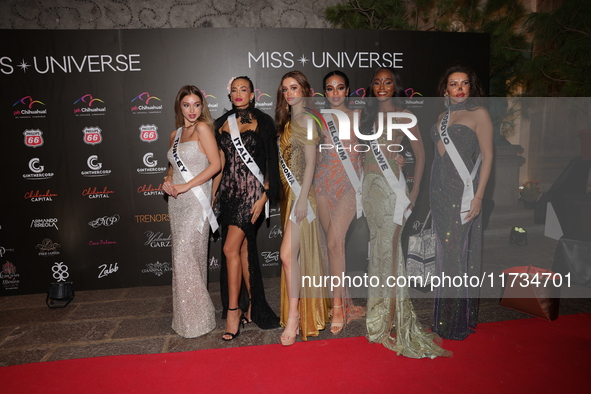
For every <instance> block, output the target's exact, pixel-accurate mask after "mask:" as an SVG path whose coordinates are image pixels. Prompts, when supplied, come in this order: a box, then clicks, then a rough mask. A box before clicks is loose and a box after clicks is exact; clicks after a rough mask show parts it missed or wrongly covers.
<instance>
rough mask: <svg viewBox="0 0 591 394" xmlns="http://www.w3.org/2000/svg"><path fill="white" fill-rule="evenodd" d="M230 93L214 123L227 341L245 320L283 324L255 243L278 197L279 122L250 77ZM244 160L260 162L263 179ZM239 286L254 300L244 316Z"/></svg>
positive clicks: (270, 325) (266, 325) (236, 81)
mask: <svg viewBox="0 0 591 394" xmlns="http://www.w3.org/2000/svg"><path fill="white" fill-rule="evenodd" d="M229 97H230V101H231V102H232V107H233V109H232V110H231V111H228V112H226V113H225V114H224V115H223V116H222V117H220V118H219V119H217V120H216V123H215V130H216V137H217V140H218V144H219V147H220V149H221V156H222V163H223V169H222V172H221V173H220V174H219V175H218V176H216V178H215V179H214V193H215V192H216V190H217V191H218V193H217V195H216V198H218V199H219V202H220V217H219V219H220V223H221V226H222V249H223V255H222V264H221V272H220V291H221V298H222V306H223V311H222V318H225V319H226V330H225V333H224V334H223V335H222V339H223V340H225V341H230V340H232V339H234V338H235V337H236V336H238V335H239V333H240V330H239V324H241V323H242V324H244V323H250V322H251V321H253V322H255V323H256V324H257V325H258V326H259V327H260V328H262V329H271V328H278V327H279V318H278V317H277V315H276V314H275V312H273V310H272V309H271V307H270V306H269V304H268V303H267V300H266V298H265V292H264V288H263V279H262V276H261V268H260V265H259V260H258V251H257V244H256V234H257V229H258V228H259V227H260V224H261V222H262V221H263V218H264V217H265V204H266V203H267V201H268V200H271V201H272V202H274V201H277V200H278V197H279V172H278V164H277V146H276V131H275V125H274V123H273V119H271V117H270V116H269V115H266V114H264V113H263V112H261V111H259V110H258V109H255V108H254V86H253V84H252V81H251V80H250V78H248V77H246V76H242V77H238V78H235V79H234V80H233V81H232V82H231V84H230V94H229ZM231 125H235V126H236V127H237V129H236V130H235V132H236V133H237V134H236V135H239V138H236V137H234V136H233V135H232V134H231V130H232V126H231ZM239 149H240V150H241V152H242V153H243V154H244V149H246V152H248V155H250V157H251V158H252V160H250V159H248V158H246V160H243V159H242V157H241V154H240V153H241V152H239ZM245 161H246V162H247V163H248V162H250V163H252V161H254V163H256V166H257V167H258V170H259V171H260V174H261V179H262V180H263V183H261V181H259V179H257V177H256V176H255V174H254V173H253V171H251V170H250V168H249V166H248V165H247V164H246V163H245ZM251 165H252V164H251ZM218 185H219V188H218ZM243 284H244V288H243V287H242V285H243ZM241 288H242V289H243V290H242V291H243V292H244V291H246V293H245V294H247V297H245V298H248V300H250V301H249V302H248V307H247V308H245V311H244V314H243V311H241V310H240V309H239V298H240V292H241Z"/></svg>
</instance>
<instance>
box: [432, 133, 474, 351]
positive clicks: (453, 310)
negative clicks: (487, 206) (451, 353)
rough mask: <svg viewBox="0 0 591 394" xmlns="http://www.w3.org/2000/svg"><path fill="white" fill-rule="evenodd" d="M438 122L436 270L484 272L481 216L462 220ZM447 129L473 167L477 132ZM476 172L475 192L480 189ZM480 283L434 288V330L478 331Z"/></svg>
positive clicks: (457, 181)
mask: <svg viewBox="0 0 591 394" xmlns="http://www.w3.org/2000/svg"><path fill="white" fill-rule="evenodd" d="M437 126H438V125H434V126H433V127H432V128H431V138H432V139H433V142H434V143H435V159H434V161H433V166H432V169H431V185H430V203H431V213H432V216H433V226H434V229H435V234H436V238H437V246H436V253H435V275H436V276H438V277H440V278H441V277H442V276H443V274H445V276H449V277H451V278H453V277H457V276H460V277H463V276H464V275H468V277H470V276H473V275H475V276H478V277H479V276H480V271H481V259H482V215H478V216H477V217H476V219H474V220H473V221H470V222H468V223H466V224H462V222H461V219H460V205H461V201H462V193H463V190H464V184H463V182H462V180H461V178H460V176H459V174H458V172H457V170H456V168H455V166H454V164H453V162H452V161H451V158H450V157H449V155H448V153H447V152H445V153H444V154H443V156H442V155H441V154H440V153H439V151H438V149H437V144H438V142H439V141H440V139H441V138H440V135H439V132H438V130H437ZM448 133H449V136H450V138H451V140H452V141H453V143H454V145H455V147H456V148H457V150H458V152H459V154H460V156H461V157H462V160H463V161H464V163H465V164H466V167H467V168H468V171H470V172H471V171H472V169H473V168H474V163H475V162H476V158H477V157H478V154H479V153H480V148H479V146H478V137H477V136H476V133H475V132H474V131H473V130H472V129H470V128H469V127H467V126H465V125H462V124H454V125H452V126H449V127H448ZM478 179H479V178H478V176H477V177H476V179H475V180H474V191H476V189H477V188H478ZM478 296H479V288H478V287H471V286H468V287H464V286H459V287H456V286H446V287H444V288H442V287H438V288H436V290H435V309H434V322H433V325H434V327H433V331H435V332H436V333H438V334H439V335H440V336H441V337H442V338H446V339H456V340H462V339H464V338H466V337H467V336H468V335H469V334H471V333H472V332H474V330H473V329H474V328H475V327H476V323H477V321H478V301H479V299H478Z"/></svg>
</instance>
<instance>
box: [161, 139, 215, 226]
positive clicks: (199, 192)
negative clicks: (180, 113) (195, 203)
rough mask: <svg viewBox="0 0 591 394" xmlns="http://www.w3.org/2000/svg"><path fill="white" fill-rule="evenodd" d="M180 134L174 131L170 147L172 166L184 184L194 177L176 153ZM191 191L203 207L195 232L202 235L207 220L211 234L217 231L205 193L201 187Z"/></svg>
mask: <svg viewBox="0 0 591 394" xmlns="http://www.w3.org/2000/svg"><path fill="white" fill-rule="evenodd" d="M182 133H183V128H182V127H179V128H178V129H177V131H176V138H175V140H174V143H173V145H172V157H173V159H174V164H175V165H176V167H177V169H178V170H179V172H180V173H181V175H182V176H183V179H184V180H185V182H189V181H190V180H191V179H193V178H194V176H193V174H191V171H190V170H189V169H188V168H187V166H185V163H183V160H182V159H181V156H180V155H179V152H178V146H179V143H180V141H181V135H182ZM191 191H192V192H193V194H194V195H195V197H197V200H199V203H200V204H201V206H202V207H203V216H202V218H201V220H200V221H199V223H197V230H199V232H200V233H201V234H203V228H204V226H205V220H206V219H209V225H210V226H211V230H212V231H213V232H215V231H216V230H217V229H218V221H217V219H216V218H215V215H214V213H213V210H212V209H211V204H210V203H209V198H208V197H207V196H206V195H205V192H204V191H203V189H202V188H201V185H199V186H195V187H194V188H192V189H191Z"/></svg>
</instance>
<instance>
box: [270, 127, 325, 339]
mask: <svg viewBox="0 0 591 394" xmlns="http://www.w3.org/2000/svg"><path fill="white" fill-rule="evenodd" d="M306 133H307V132H306V129H305V128H303V127H300V126H298V125H294V126H293V127H292V125H291V124H290V123H288V124H286V125H285V130H284V132H283V134H282V135H281V138H280V140H279V149H280V151H281V155H282V156H283V159H284V160H285V162H286V164H287V166H288V167H289V168H290V170H291V171H292V173H293V174H294V176H295V177H296V179H297V180H298V182H299V183H300V185H301V183H302V180H303V177H304V170H305V167H306V160H305V156H304V145H306V144H314V145H316V144H318V140H317V139H316V140H312V141H309V140H307V139H306ZM281 186H282V190H283V197H282V199H281V204H280V207H281V221H282V224H283V230H285V226H286V224H287V221H288V220H289V215H290V213H291V209H292V207H293V205H294V204H295V194H294V193H293V192H292V191H291V188H290V187H289V184H288V183H287V181H286V179H285V177H284V176H283V174H282V175H281ZM308 200H309V201H310V204H311V205H312V209H313V210H314V212H316V194H315V193H314V188H313V187H311V188H310V193H309V194H308ZM292 225H294V231H296V230H295V224H294V223H293V222H292ZM299 234H300V253H299V259H298V258H296V256H293V257H292V261H293V262H294V263H295V262H297V261H298V260H299V265H300V274H301V277H304V276H310V277H312V278H313V277H316V278H319V277H323V276H324V275H325V272H324V266H323V262H322V252H321V250H320V241H319V238H318V219H315V220H313V221H312V223H309V222H308V219H304V220H302V221H301V222H300V224H299ZM317 283H318V282H317ZM329 308H330V299H329V298H328V292H327V289H326V288H325V287H312V286H302V287H301V288H300V302H299V311H300V333H301V338H302V340H304V341H305V340H306V339H307V338H308V337H309V336H318V334H319V330H323V329H324V328H325V326H326V323H327V321H328V319H329V316H328V315H329ZM288 312H289V295H288V294H287V288H286V286H285V276H284V274H283V273H282V280H281V316H280V318H281V325H282V326H283V327H285V323H286V322H287V317H288V316H287V315H288Z"/></svg>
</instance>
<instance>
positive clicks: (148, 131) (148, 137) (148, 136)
mask: <svg viewBox="0 0 591 394" xmlns="http://www.w3.org/2000/svg"><path fill="white" fill-rule="evenodd" d="M140 140H142V141H144V142H154V141H156V140H158V127H156V125H153V124H147V125H141V126H140Z"/></svg>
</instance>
